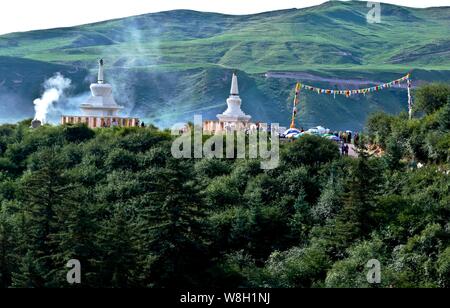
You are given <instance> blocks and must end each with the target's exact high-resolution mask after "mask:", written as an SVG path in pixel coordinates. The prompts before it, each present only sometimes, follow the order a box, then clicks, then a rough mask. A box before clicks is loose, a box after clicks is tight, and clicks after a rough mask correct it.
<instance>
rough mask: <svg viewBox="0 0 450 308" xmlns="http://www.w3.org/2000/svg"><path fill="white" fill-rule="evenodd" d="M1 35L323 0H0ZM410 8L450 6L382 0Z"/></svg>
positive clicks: (449, 1)
mask: <svg viewBox="0 0 450 308" xmlns="http://www.w3.org/2000/svg"><path fill="white" fill-rule="evenodd" d="M2 2H3V3H2V4H1V9H0V34H4V33H9V32H16V31H28V30H35V29H45V28H54V27H64V26H74V25H80V24H85V23H90V22H96V21H101V20H107V19H112V18H118V17H125V16H131V15H139V14H145V13H150V12H159V11H166V10H173V9H192V10H198V11H207V12H221V13H227V14H249V13H257V12H264V11H271V10H277V9H287V8H301V7H306V6H313V5H317V4H320V3H323V2H326V1H324V0H71V1H67V0H11V1H6V0H2ZM382 2H386V3H395V4H401V5H405V6H411V7H430V6H450V0H385V1H382Z"/></svg>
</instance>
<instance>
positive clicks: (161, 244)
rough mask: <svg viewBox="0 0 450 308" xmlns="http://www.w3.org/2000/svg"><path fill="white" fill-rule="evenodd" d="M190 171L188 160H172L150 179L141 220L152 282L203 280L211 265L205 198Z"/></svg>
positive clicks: (173, 283) (178, 284)
mask: <svg viewBox="0 0 450 308" xmlns="http://www.w3.org/2000/svg"><path fill="white" fill-rule="evenodd" d="M191 170H192V166H191V165H190V164H189V163H185V162H183V161H180V160H171V161H170V162H169V163H168V165H167V166H166V168H165V169H159V170H155V172H154V176H153V177H152V179H149V180H150V181H151V186H152V187H153V191H151V192H149V194H148V195H147V196H146V200H145V201H144V206H145V209H144V213H143V215H142V218H143V219H142V220H141V222H140V223H141V230H142V231H141V233H142V234H143V238H142V240H143V242H144V243H145V244H143V245H144V246H145V247H146V249H145V250H147V251H148V253H149V255H150V257H149V258H146V259H145V260H143V263H144V265H143V266H144V268H148V270H149V272H148V274H147V275H146V276H147V277H146V280H147V281H148V284H149V285H152V286H156V287H181V286H183V287H188V286H196V285H198V284H199V283H200V282H201V281H202V279H200V278H199V277H202V276H203V275H204V272H205V268H206V266H207V264H208V262H207V259H206V244H205V232H204V231H205V230H204V221H203V216H204V214H203V213H202V212H201V211H202V209H203V201H202V200H201V198H200V197H199V193H198V191H197V187H196V182H195V177H194V176H193V175H192V171H191Z"/></svg>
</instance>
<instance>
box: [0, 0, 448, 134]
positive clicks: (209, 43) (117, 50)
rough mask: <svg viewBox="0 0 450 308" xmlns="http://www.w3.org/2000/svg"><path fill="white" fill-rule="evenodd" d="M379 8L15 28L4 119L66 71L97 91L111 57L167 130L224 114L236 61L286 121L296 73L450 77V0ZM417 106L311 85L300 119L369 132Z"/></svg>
mask: <svg viewBox="0 0 450 308" xmlns="http://www.w3.org/2000/svg"><path fill="white" fill-rule="evenodd" d="M369 10H370V8H368V7H367V5H366V2H359V1H351V2H338V1H332V2H327V3H325V4H323V5H320V6H315V7H311V8H306V9H291V10H282V11H275V12H267V13H262V14H256V15H245V16H230V15H222V14H215V13H201V12H194V11H185V10H178V11H169V12H162V13H156V14H147V15H141V16H135V17H129V18H123V19H117V20H111V21H105V22H100V23H95V24H89V25H83V26H78V27H72V28H61V29H51V30H41V31H32V32H26V33H13V34H8V35H3V36H0V118H2V119H3V120H5V119H8V120H11V119H15V118H21V117H22V118H23V117H29V116H31V115H32V114H33V105H32V100H33V99H34V98H36V97H38V96H39V94H40V92H41V91H42V89H41V84H42V83H43V82H44V80H45V78H48V77H50V76H51V75H52V74H54V73H55V72H61V73H62V74H64V75H65V76H66V77H69V78H71V79H72V81H73V84H74V87H73V88H72V89H71V92H70V93H69V95H70V96H72V97H77V96H78V95H82V94H85V92H86V91H87V90H88V87H89V83H90V82H91V81H92V80H93V79H94V78H95V69H96V66H97V60H98V59H99V58H104V59H105V61H106V64H107V66H108V67H107V68H108V70H107V75H106V78H107V80H108V82H110V83H112V84H113V85H114V87H115V95H116V98H117V101H118V102H120V103H121V104H123V105H126V107H127V112H129V113H130V114H133V115H137V116H140V117H141V118H143V119H144V120H146V121H152V122H154V123H155V124H157V125H160V126H163V127H164V126H169V125H170V124H172V123H174V122H179V121H191V120H192V119H193V118H192V116H193V114H194V113H202V114H203V115H204V118H209V119H213V118H215V115H216V114H217V113H219V112H222V111H223V110H224V109H225V107H226V103H225V100H226V98H227V96H228V91H229V85H230V79H231V73H232V71H233V70H237V71H238V73H239V82H240V88H241V97H242V99H243V109H244V111H246V112H247V113H249V114H251V115H252V116H253V119H254V120H255V121H264V122H279V123H280V124H281V125H287V124H288V122H289V117H290V110H291V108H292V99H293V88H294V85H295V82H296V79H298V80H300V81H303V82H305V83H308V84H311V85H317V86H323V87H332V88H333V87H335V86H338V87H340V88H346V87H355V85H356V84H357V83H361V82H362V83H367V84H368V85H372V84H373V83H377V82H384V81H390V80H392V79H396V78H399V77H401V76H403V75H404V74H406V73H407V72H409V71H412V72H413V79H414V83H415V84H416V85H418V84H421V83H423V82H428V81H437V80H439V81H449V80H450V69H449V67H450V57H449V56H450V39H449V38H450V7H445V8H443V7H441V8H430V9H413V8H406V7H400V6H394V5H388V4H382V5H381V23H379V24H370V23H368V22H367V20H366V15H367V13H368V12H369ZM267 72H281V73H282V74H274V75H275V76H277V77H276V78H266V73H267ZM286 73H289V74H286ZM269 76H273V74H269ZM286 76H293V77H291V78H286ZM336 79H337V80H336ZM62 104H64V103H62ZM406 105H407V98H406V91H405V90H404V89H392V90H388V91H383V92H381V93H376V94H371V95H367V96H365V97H364V96H362V97H354V98H345V97H337V98H336V99H334V98H333V97H330V96H325V95H317V94H313V93H303V94H302V98H301V111H300V118H299V126H312V125H319V124H320V125H323V126H327V127H330V128H334V129H343V128H349V129H361V128H362V127H363V125H364V122H365V119H366V116H367V115H368V113H370V112H371V111H375V110H380V109H381V110H385V111H388V112H391V113H398V112H400V111H402V110H405V109H406Z"/></svg>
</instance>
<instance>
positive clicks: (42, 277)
mask: <svg viewBox="0 0 450 308" xmlns="http://www.w3.org/2000/svg"><path fill="white" fill-rule="evenodd" d="M63 165H64V164H63V162H62V161H61V159H60V157H59V156H58V151H57V149H55V148H49V149H44V150H42V151H40V152H37V153H36V154H35V155H34V156H33V157H32V158H31V160H30V169H31V170H30V171H29V172H28V173H26V174H25V175H24V176H23V177H22V179H21V183H20V196H19V197H20V201H21V204H22V210H23V211H24V216H23V217H24V218H25V221H24V223H25V228H27V229H28V231H27V232H28V237H27V238H23V239H22V247H21V250H22V251H24V252H26V256H25V257H24V258H22V260H21V264H20V269H19V273H16V275H15V276H14V279H13V280H14V281H13V284H14V285H15V286H33V287H45V286H58V285H59V284H60V282H59V281H56V280H55V276H54V274H55V271H57V270H58V268H59V267H60V266H64V265H60V264H55V263H54V262H53V260H52V257H53V254H54V252H55V251H56V249H57V243H56V242H55V241H54V239H53V237H54V235H55V234H56V233H57V232H58V231H59V229H60V226H61V225H60V224H59V223H58V222H59V221H58V217H57V211H58V209H59V208H61V207H64V206H70V205H71V204H73V201H72V197H73V196H72V189H73V187H72V186H71V185H69V184H68V183H67V181H66V179H65V178H64V176H63ZM23 271H24V272H23ZM28 275H33V277H30V276H28ZM30 284H31V285H30Z"/></svg>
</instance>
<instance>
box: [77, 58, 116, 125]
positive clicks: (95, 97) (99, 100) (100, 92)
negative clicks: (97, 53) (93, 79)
mask: <svg viewBox="0 0 450 308" xmlns="http://www.w3.org/2000/svg"><path fill="white" fill-rule="evenodd" d="M80 108H81V110H82V111H83V115H89V116H98V117H113V116H118V113H119V111H120V110H122V109H123V107H121V106H119V105H117V103H116V101H115V100H114V96H113V94H112V86H111V85H110V84H108V83H105V73H104V62H103V59H101V60H100V61H99V67H98V78H97V83H93V84H91V97H89V99H88V101H87V102H86V103H84V104H81V106H80Z"/></svg>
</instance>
